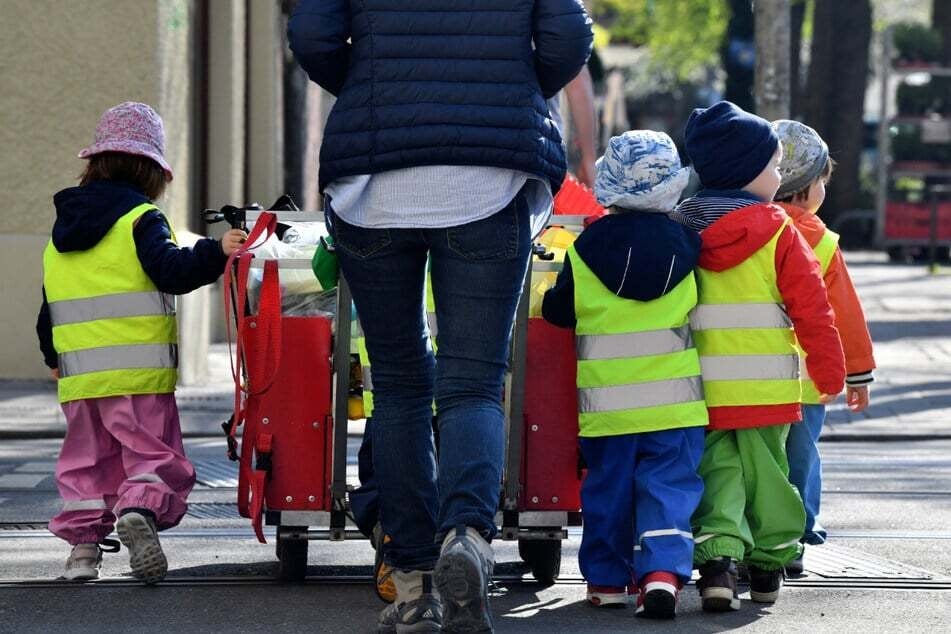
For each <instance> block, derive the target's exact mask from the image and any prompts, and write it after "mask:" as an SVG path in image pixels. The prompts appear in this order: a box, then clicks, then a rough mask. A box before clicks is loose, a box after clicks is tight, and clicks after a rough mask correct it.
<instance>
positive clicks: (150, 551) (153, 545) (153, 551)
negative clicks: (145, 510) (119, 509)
mask: <svg viewBox="0 0 951 634" xmlns="http://www.w3.org/2000/svg"><path fill="white" fill-rule="evenodd" d="M116 532H117V533H118V534H119V541H121V542H122V544H123V545H124V546H125V547H126V548H128V549H129V565H130V566H131V567H132V576H133V577H135V578H136V579H141V580H142V581H144V582H145V583H147V584H149V585H151V584H154V583H158V582H159V581H161V580H162V579H164V578H165V573H166V572H168V560H167V559H166V558H165V553H164V552H162V545H161V544H160V543H159V540H158V535H156V534H155V533H154V532H153V531H152V527H151V526H149V523H148V520H146V519H145V518H144V517H142V516H141V515H139V514H138V513H127V514H125V515H123V516H122V517H120V518H119V521H118V522H116Z"/></svg>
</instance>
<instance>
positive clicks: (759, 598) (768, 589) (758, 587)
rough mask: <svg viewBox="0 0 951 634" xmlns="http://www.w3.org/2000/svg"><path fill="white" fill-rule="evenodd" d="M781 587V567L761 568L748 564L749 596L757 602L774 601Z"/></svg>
mask: <svg viewBox="0 0 951 634" xmlns="http://www.w3.org/2000/svg"><path fill="white" fill-rule="evenodd" d="M782 587H783V569H782V568H778V569H776V570H763V569H762V568H757V567H756V566H750V598H751V599H753V600H754V601H756V602H757V603H775V601H776V599H778V598H779V589H780V588H782Z"/></svg>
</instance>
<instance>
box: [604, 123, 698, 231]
mask: <svg viewBox="0 0 951 634" xmlns="http://www.w3.org/2000/svg"><path fill="white" fill-rule="evenodd" d="M597 168H598V175H597V178H596V179H595V182H594V195H595V196H596V197H597V199H598V202H599V203H600V204H601V205H603V206H604V207H610V206H612V205H613V206H617V207H622V208H625V209H637V210H639V211H658V212H663V213H666V212H668V211H670V210H672V209H673V208H674V207H675V206H676V204H677V201H678V200H679V199H680V194H681V192H683V190H684V187H686V186H687V180H688V177H689V170H688V169H687V168H685V167H683V166H682V165H681V164H680V155H679V154H678V153H677V146H675V145H674V142H673V140H671V138H670V137H669V136H668V135H666V134H664V133H663V132H655V131H653V130H631V131H628V132H625V133H624V134H622V135H620V136H616V137H612V138H611V141H610V142H609V143H608V149H607V150H606V151H605V152H604V156H602V157H601V158H600V159H598V162H597Z"/></svg>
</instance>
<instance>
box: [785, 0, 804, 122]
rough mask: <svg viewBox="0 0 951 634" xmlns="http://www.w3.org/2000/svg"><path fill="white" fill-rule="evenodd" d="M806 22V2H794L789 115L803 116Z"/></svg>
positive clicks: (790, 32)
mask: <svg viewBox="0 0 951 634" xmlns="http://www.w3.org/2000/svg"><path fill="white" fill-rule="evenodd" d="M805 20H806V0H793V2H792V4H791V5H790V7H789V113H790V118H791V119H798V118H799V117H801V116H802V109H803V104H802V83H803V82H802V25H803V22H805Z"/></svg>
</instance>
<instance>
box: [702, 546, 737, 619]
mask: <svg viewBox="0 0 951 634" xmlns="http://www.w3.org/2000/svg"><path fill="white" fill-rule="evenodd" d="M697 589H698V590H699V591H700V598H701V604H702V606H703V609H704V610H706V611H707V612H729V611H731V610H739V609H740V596H739V594H737V592H736V563H735V562H734V561H733V560H732V559H730V558H729V557H721V558H720V559H711V560H710V561H708V562H706V563H705V564H703V565H702V566H700V580H699V581H697Z"/></svg>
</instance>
